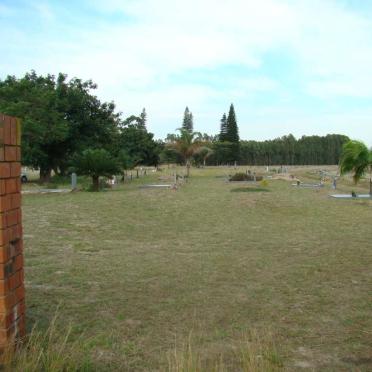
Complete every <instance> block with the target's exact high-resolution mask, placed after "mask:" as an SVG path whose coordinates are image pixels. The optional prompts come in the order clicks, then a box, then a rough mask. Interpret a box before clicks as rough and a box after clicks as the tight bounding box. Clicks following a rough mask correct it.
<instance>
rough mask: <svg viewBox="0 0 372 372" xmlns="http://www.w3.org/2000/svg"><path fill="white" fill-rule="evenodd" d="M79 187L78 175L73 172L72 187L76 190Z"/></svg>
mask: <svg viewBox="0 0 372 372" xmlns="http://www.w3.org/2000/svg"><path fill="white" fill-rule="evenodd" d="M76 187H77V176H76V173H72V174H71V188H72V190H76Z"/></svg>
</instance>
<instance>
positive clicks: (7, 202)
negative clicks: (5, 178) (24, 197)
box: [0, 195, 11, 213]
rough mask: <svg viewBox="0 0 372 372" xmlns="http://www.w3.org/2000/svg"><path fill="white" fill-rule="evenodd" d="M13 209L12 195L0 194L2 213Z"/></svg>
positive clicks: (0, 209) (0, 210) (0, 211)
mask: <svg viewBox="0 0 372 372" xmlns="http://www.w3.org/2000/svg"><path fill="white" fill-rule="evenodd" d="M10 209H11V198H10V195H2V196H0V213H2V212H6V211H9V210H10Z"/></svg>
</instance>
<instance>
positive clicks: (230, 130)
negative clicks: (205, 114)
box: [226, 104, 240, 162]
mask: <svg viewBox="0 0 372 372" xmlns="http://www.w3.org/2000/svg"><path fill="white" fill-rule="evenodd" d="M226 141H228V142H230V143H231V153H230V155H231V160H233V161H235V162H236V161H238V160H239V157H240V144H239V130H238V124H237V122H236V115H235V110H234V105H233V104H231V105H230V110H229V115H228V117H227V134H226Z"/></svg>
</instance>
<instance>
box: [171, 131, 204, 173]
mask: <svg viewBox="0 0 372 372" xmlns="http://www.w3.org/2000/svg"><path fill="white" fill-rule="evenodd" d="M177 130H178V131H180V133H181V134H180V135H179V136H177V137H176V138H175V139H174V141H173V142H171V143H170V144H169V146H170V147H171V148H173V149H174V150H175V151H177V152H178V153H179V154H180V155H181V156H182V158H183V160H184V161H185V164H186V168H187V173H186V175H187V177H189V175H190V166H191V158H192V157H193V155H194V154H195V153H196V151H197V150H198V149H199V148H200V146H201V144H202V143H201V134H200V133H199V132H189V131H188V130H187V129H184V128H178V129H177Z"/></svg>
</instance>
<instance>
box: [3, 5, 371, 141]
mask: <svg viewBox="0 0 372 372" xmlns="http://www.w3.org/2000/svg"><path fill="white" fill-rule="evenodd" d="M368 4H369V5H368ZM0 25H1V27H0V45H1V58H0V78H4V77H5V76H6V75H8V74H10V75H16V76H17V77H21V76H22V75H23V74H24V73H25V72H27V71H30V70H31V69H34V70H36V72H37V73H39V74H46V73H51V74H58V72H64V73H67V74H68V75H69V77H79V78H83V79H92V80H93V81H94V82H96V83H97V84H98V90H97V91H96V94H97V95H98V96H99V97H100V98H101V99H102V100H108V101H111V100H113V101H114V102H115V103H116V105H117V108H118V110H120V111H122V112H123V114H124V115H125V116H129V115H131V114H139V113H140V112H141V110H142V108H143V107H145V108H146V111H147V112H148V129H149V130H150V131H152V132H153V133H155V136H156V137H157V138H163V137H165V135H166V134H167V133H171V132H174V131H175V129H176V128H178V127H179V126H180V125H181V122H182V116H183V111H184V109H185V106H186V105H187V106H188V107H189V108H190V110H191V111H192V112H193V114H194V127H195V130H198V131H201V132H207V133H209V134H216V133H218V131H219V121H220V118H221V116H222V114H223V113H224V112H227V111H228V108H229V105H230V103H231V102H233V103H234V106H235V110H236V114H237V119H238V125H239V130H240V136H241V138H243V139H259V140H261V139H269V138H274V137H278V136H282V135H285V134H288V133H292V134H294V135H295V136H296V137H299V136H301V135H303V134H306V135H310V134H319V135H324V134H327V133H342V134H347V135H349V136H350V137H352V138H356V139H361V140H363V141H365V142H367V144H368V145H372V1H369V0H338V1H336V0H303V1H302V0H256V1H253V0H252V1H250V0H229V1H227V0H187V1H186V0H185V1H183V0H182V1H177V0H86V1H84V0H82V1H78V0H64V1H51V0H50V1H47V0H46V1H43V0H39V1H32V0H28V1H21V0H0Z"/></svg>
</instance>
